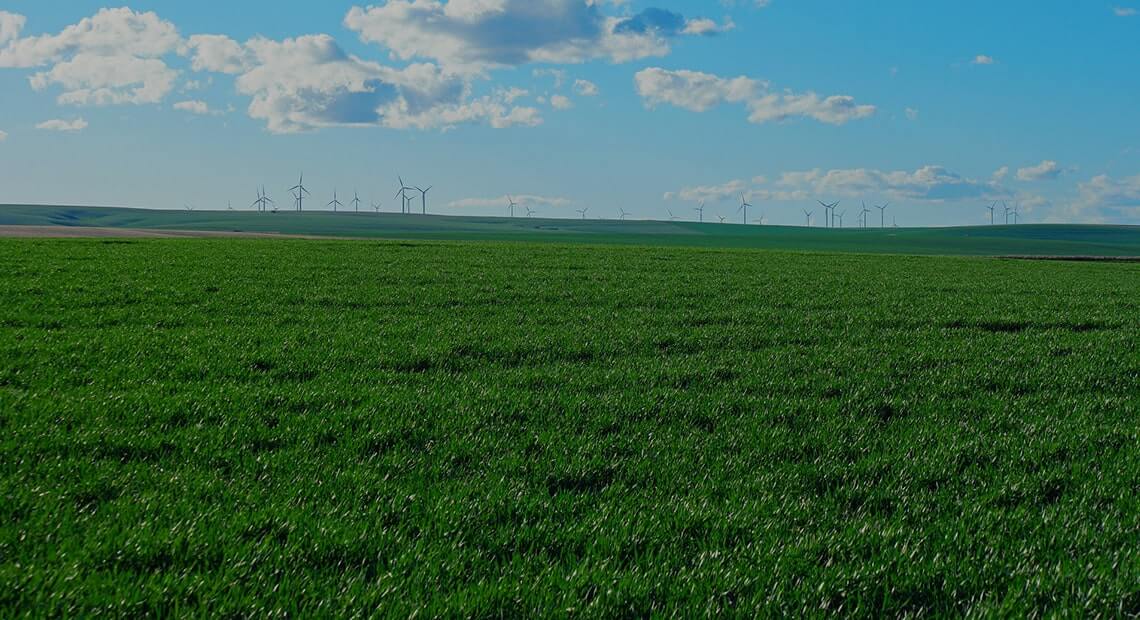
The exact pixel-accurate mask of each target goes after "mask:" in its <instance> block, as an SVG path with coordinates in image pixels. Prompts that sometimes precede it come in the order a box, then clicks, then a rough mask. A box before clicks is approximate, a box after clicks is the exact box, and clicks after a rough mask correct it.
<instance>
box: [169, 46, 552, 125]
mask: <svg viewBox="0 0 1140 620" xmlns="http://www.w3.org/2000/svg"><path fill="white" fill-rule="evenodd" d="M191 40H192V41H193V43H191V45H190V47H191V48H192V50H193V52H192V54H193V56H192V58H193V60H192V62H194V63H195V65H196V66H199V67H201V68H202V70H212V71H223V72H234V73H236V74H237V78H236V81H235V83H236V87H237V91H238V93H240V94H242V95H246V96H249V97H250V98H251V101H250V104H249V108H248V113H249V116H250V117H252V118H255V119H259V120H263V121H265V123H266V127H267V128H268V129H269V131H271V132H274V133H290V132H297V131H307V130H312V129H318V128H322V127H337V126H384V127H391V128H399V129H413V128H414V129H441V128H449V127H452V126H455V125H458V124H463V123H472V122H483V123H486V124H488V125H490V126H492V127H496V128H505V127H513V126H534V125H537V124H540V123H541V122H542V117H541V115H540V114H539V112H538V110H537V109H535V108H531V107H524V106H516V105H513V102H514V101H515V100H516V99H518V98H519V97H522V96H524V95H525V91H522V90H521V89H505V90H500V91H498V92H496V93H495V94H493V95H488V96H483V97H473V96H472V93H471V85H470V82H469V80H468V79H467V78H465V77H463V76H459V75H456V74H450V73H446V72H444V71H443V70H441V69H440V68H439V67H438V66H436V65H434V64H430V63H416V64H411V65H408V66H406V67H403V68H394V67H389V66H386V65H382V64H380V63H376V62H373V61H368V60H364V59H361V58H359V57H356V56H354V55H351V54H348V53H346V52H345V51H344V50H343V49H342V48H341V47H340V46H339V45H338V44H337V42H336V41H335V40H334V39H333V38H332V37H330V36H328V35H324V34H320V35H305V36H300V37H296V38H292V39H284V40H281V41H276V40H272V39H266V38H260V37H259V38H255V39H251V40H249V41H247V42H246V43H244V44H240V43H237V42H235V41H231V40H229V39H227V38H226V37H222V36H220V35H205V36H199V37H191Z"/></svg>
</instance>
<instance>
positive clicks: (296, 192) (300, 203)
mask: <svg viewBox="0 0 1140 620" xmlns="http://www.w3.org/2000/svg"><path fill="white" fill-rule="evenodd" d="M289 191H290V192H293V197H294V198H296V199H297V210H298V211H304V210H305V196H310V195H311V194H310V193H309V190H307V189H305V173H304V172H302V173H301V178H300V179H299V180H298V181H297V184H296V185H294V186H293V187H290V188H289Z"/></svg>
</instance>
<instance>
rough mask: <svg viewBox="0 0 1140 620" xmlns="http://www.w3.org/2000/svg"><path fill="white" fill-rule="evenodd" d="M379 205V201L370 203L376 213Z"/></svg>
mask: <svg viewBox="0 0 1140 620" xmlns="http://www.w3.org/2000/svg"><path fill="white" fill-rule="evenodd" d="M380 206H381V203H379V202H374V203H372V210H373V211H375V212H376V213H380Z"/></svg>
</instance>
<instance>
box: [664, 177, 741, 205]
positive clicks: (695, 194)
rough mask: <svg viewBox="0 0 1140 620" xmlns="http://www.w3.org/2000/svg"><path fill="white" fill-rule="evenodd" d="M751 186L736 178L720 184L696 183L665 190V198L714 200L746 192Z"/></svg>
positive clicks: (695, 200) (692, 200) (691, 200)
mask: <svg viewBox="0 0 1140 620" xmlns="http://www.w3.org/2000/svg"><path fill="white" fill-rule="evenodd" d="M750 191H752V188H751V187H750V186H749V185H748V184H747V183H745V182H744V181H740V180H736V181H729V182H728V183H722V184H720V185H697V186H694V187H685V188H682V189H681V190H680V191H676V192H666V193H665V200H687V201H690V202H700V201H706V202H715V201H718V200H725V199H728V198H734V197H736V196H739V195H740V194H742V193H748V192H750Z"/></svg>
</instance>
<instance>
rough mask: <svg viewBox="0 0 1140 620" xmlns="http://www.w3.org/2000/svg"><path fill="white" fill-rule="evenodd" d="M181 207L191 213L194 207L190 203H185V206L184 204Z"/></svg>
mask: <svg viewBox="0 0 1140 620" xmlns="http://www.w3.org/2000/svg"><path fill="white" fill-rule="evenodd" d="M182 206H183V207H186V210H187V211H193V210H194V205H192V204H190V203H186V204H184V205H182Z"/></svg>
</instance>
